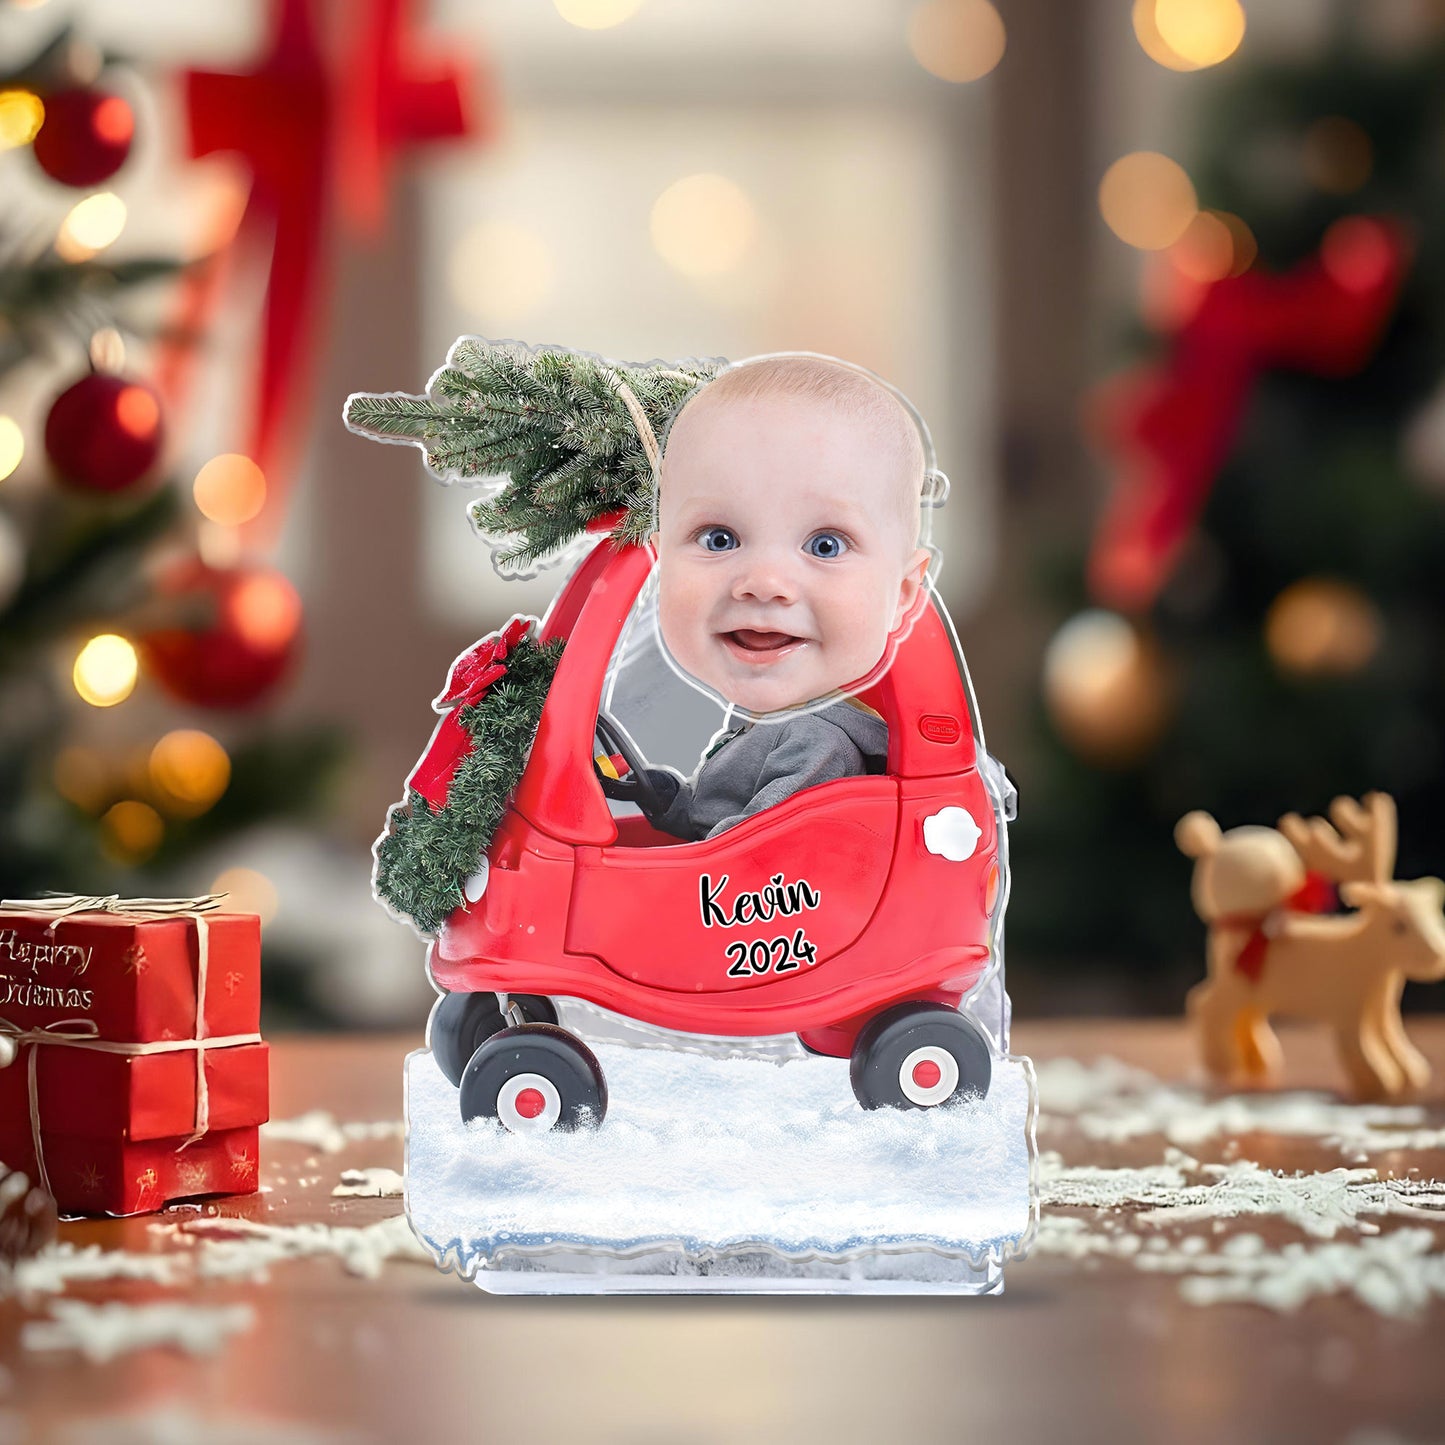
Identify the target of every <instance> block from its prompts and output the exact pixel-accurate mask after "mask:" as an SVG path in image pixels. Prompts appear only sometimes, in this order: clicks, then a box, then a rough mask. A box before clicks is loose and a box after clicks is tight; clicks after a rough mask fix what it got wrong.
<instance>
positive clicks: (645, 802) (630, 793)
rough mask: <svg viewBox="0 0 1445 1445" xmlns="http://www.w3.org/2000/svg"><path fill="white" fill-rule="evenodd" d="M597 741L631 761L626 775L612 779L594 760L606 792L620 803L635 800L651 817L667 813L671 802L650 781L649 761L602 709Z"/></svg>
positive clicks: (598, 716)
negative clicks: (648, 773)
mask: <svg viewBox="0 0 1445 1445" xmlns="http://www.w3.org/2000/svg"><path fill="white" fill-rule="evenodd" d="M597 741H598V742H600V743H601V744H602V748H603V751H604V752H608V753H616V754H617V756H618V757H620V758H621V759H622V761H623V762H624V763H626V764H627V776H626V777H625V778H609V777H608V776H607V774H606V773H604V772H603V771H602V769H601V768H600V767H598V766H597V762H596V760H595V759H594V760H593V763H592V766H593V768H594V769H596V772H597V777H598V780H599V781H600V782H601V784H602V791H603V792H604V793H605V794H606V795H607V796H608V797H609V798H616V799H617V800H618V801H619V802H622V803H635V804H636V805H637V806H638V807H639V808H641V809H642V811H643V813H644V814H646V815H647V817H648V818H649V819H650V818H652V817H653V815H654V814H659V813H665V812H666V811H667V806H668V805H667V802H666V801H665V800H664V799H663V798H662V797H661V795H660V794H659V793H658V791H657V789H656V788H654V787H653V786H652V784H651V783H650V782H649V781H648V777H647V764H646V763H645V762H643V760H642V757H641V755H640V754H639V753H638V751H637V748H636V747H635V745H634V744H633V742H632V739H631V738H629V737H628V736H627V734H626V733H625V732H624V731H623V730H622V728H621V727H620V726H619V725H618V723H617V721H616V720H615V719H614V718H612V717H611V716H609V715H608V714H607V713H606V712H605V711H603V710H602V709H601V708H599V709H598V711H597Z"/></svg>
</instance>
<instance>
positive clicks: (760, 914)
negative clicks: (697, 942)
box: [698, 873, 823, 928]
mask: <svg viewBox="0 0 1445 1445" xmlns="http://www.w3.org/2000/svg"><path fill="white" fill-rule="evenodd" d="M727 884H728V875H727V874H726V873H724V874H723V876H722V877H721V878H719V879H718V881H717V886H716V887H714V886H713V881H712V878H711V876H710V875H709V874H707V873H704V874H703V875H702V877H701V878H699V879H698V904H699V906H700V908H701V910H702V926H703V927H704V928H740V927H742V925H743V924H746V923H767V922H768V921H769V920H771V919H773V918H789V917H791V916H792V915H793V914H795V913H802V912H803V911H804V910H805V909H808V908H816V907H817V906H818V905H819V903H821V902H822V901H823V895H822V893H821V892H820V891H819V890H818V889H816V888H814V887H813V885H812V884H811V883H809V882H808V880H807V879H806V878H799V879H798V881H797V882H796V883H787V882H784V880H783V875H782V874H781V873H774V874H773V876H772V877H771V878H770V879H769V880H768V881H767V883H766V884H765V885H764V886H763V887H762V888H756V889H751V890H749V891H747V892H742V893H738V894H736V895H734V897H733V900H732V902H731V903H730V904H729V903H727V902H726V901H720V900H722V892H723V889H724V888H726V887H727Z"/></svg>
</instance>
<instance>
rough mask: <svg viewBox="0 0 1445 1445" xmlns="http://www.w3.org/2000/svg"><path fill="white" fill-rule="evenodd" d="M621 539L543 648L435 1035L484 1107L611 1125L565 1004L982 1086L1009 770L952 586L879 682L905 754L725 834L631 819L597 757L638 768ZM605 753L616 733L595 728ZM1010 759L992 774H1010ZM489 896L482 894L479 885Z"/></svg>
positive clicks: (964, 1086) (465, 1102) (872, 1091)
mask: <svg viewBox="0 0 1445 1445" xmlns="http://www.w3.org/2000/svg"><path fill="white" fill-rule="evenodd" d="M653 560H654V559H653V555H652V552H651V550H650V549H649V548H646V547H638V546H627V547H623V548H621V549H619V548H618V547H617V546H616V545H615V544H614V543H612V542H610V541H607V540H603V541H600V542H599V543H598V544H597V545H596V546H595V547H594V549H593V550H592V552H591V553H590V554H589V555H588V556H587V557H586V558H585V560H584V561H583V562H582V563H581V565H580V566H579V567H578V568H577V570H576V571H575V572H574V574H573V575H572V576H571V578H570V579H569V580H568V581H567V583H566V584H565V585H564V587H563V589H562V591H561V593H560V594H559V596H558V597H557V599H556V601H555V602H554V603H553V605H552V607H551V608H550V609H549V611H548V614H547V617H546V619H545V621H544V623H543V624H542V627H541V629H540V634H539V636H540V639H541V640H543V641H545V640H547V639H549V638H554V637H563V638H565V639H566V646H565V648H564V650H563V653H562V658H561V662H560V664H559V666H558V669H557V673H556V676H555V679H554V681H553V683H552V686H551V689H550V691H549V693H548V695H547V700H546V704H545V707H544V709H543V713H542V718H541V722H540V724H539V726H538V729H537V733H536V738H535V741H534V743H533V747H532V752H531V756H530V759H529V761H528V763H527V767H526V771H525V772H524V774H523V776H522V779H521V781H520V783H519V784H518V786H517V789H516V791H515V793H514V795H513V797H512V801H511V805H510V807H509V809H508V812H507V814H506V816H505V818H504V819H503V821H502V823H501V825H500V827H499V828H498V829H497V832H496V834H495V836H494V837H493V840H492V843H491V846H490V847H489V848H488V850H487V856H486V859H485V860H484V863H483V868H482V871H481V872H480V873H479V875H478V878H477V879H476V880H474V884H477V885H479V886H480V892H478V891H477V887H475V886H474V887H471V888H469V889H468V899H469V901H468V902H467V903H466V904H465V905H464V906H463V907H461V908H459V909H457V910H456V911H455V912H454V913H453V914H452V915H451V917H450V918H448V919H447V921H446V922H445V924H444V925H443V926H442V928H441V930H440V932H439V934H438V936H437V937H436V939H435V941H434V942H433V944H432V946H431V951H430V957H429V964H430V970H431V974H432V977H433V979H434V980H435V982H436V983H437V984H438V985H440V986H442V987H444V988H445V989H447V990H450V992H449V993H447V994H446V995H445V996H444V997H442V998H441V999H439V1000H438V1003H437V1006H436V1008H435V1009H434V1010H433V1014H432V1019H431V1025H430V1031H429V1041H430V1044H431V1047H432V1050H433V1052H434V1054H435V1056H436V1059H437V1061H438V1063H439V1065H440V1066H441V1068H442V1069H443V1071H444V1072H445V1073H446V1074H447V1076H448V1077H449V1078H450V1079H451V1080H452V1082H453V1083H454V1084H457V1085H458V1086H459V1088H460V1102H461V1110H462V1115H463V1117H464V1118H466V1119H472V1118H477V1117H483V1116H488V1117H494V1118H498V1119H500V1120H501V1121H502V1123H503V1124H504V1125H506V1126H507V1127H508V1128H509V1129H512V1130H515V1131H532V1130H546V1129H551V1128H561V1129H567V1128H575V1127H577V1126H578V1125H579V1124H593V1125H595V1124H598V1123H600V1122H601V1120H602V1118H603V1115H604V1114H605V1112H606V1108H607V1088H606V1083H605V1081H604V1079H603V1076H602V1071H601V1068H600V1066H599V1065H598V1062H597V1059H596V1057H595V1056H594V1055H593V1053H592V1051H591V1050H590V1049H588V1048H587V1046H586V1045H585V1044H583V1043H582V1042H581V1041H580V1040H579V1039H578V1038H577V1037H576V1036H575V1035H574V1034H572V1033H569V1032H567V1031H566V1030H564V1029H561V1028H559V1027H557V1023H556V1020H557V1015H556V1011H555V1010H554V1009H553V1007H552V1005H551V1003H550V1001H549V996H563V997H572V998H580V999H585V1000H588V1001H590V1002H592V1003H594V1004H598V1005H601V1006H602V1007H604V1008H607V1009H611V1010H615V1011H617V1012H620V1013H622V1014H624V1015H626V1016H628V1017H630V1018H633V1019H639V1020H642V1021H644V1022H646V1023H649V1024H656V1025H661V1026H663V1027H665V1028H668V1029H677V1030H684V1031H687V1032H692V1033H699V1034H710V1035H733V1036H747V1035H754V1036H755V1035H763V1034H783V1033H793V1034H796V1035H797V1036H798V1038H799V1040H800V1041H801V1042H802V1044H803V1045H804V1046H805V1047H806V1048H807V1049H809V1050H811V1051H813V1052H816V1053H822V1054H830V1055H834V1056H836V1057H844V1058H851V1061H852V1065H851V1077H852V1083H853V1089H854V1092H855V1093H856V1095H857V1097H858V1100H859V1102H860V1103H861V1104H862V1105H863V1107H864V1108H867V1109H874V1108H879V1107H884V1106H893V1107H902V1108H929V1107H932V1106H935V1105H940V1104H946V1103H948V1102H950V1101H953V1100H956V1099H959V1098H961V1097H962V1096H963V1095H964V1094H966V1093H970V1092H971V1093H975V1094H986V1093H987V1092H988V1087H989V1080H990V1075H991V1058H992V1051H991V1048H990V1044H989V1041H988V1039H987V1038H986V1037H985V1036H984V1034H983V1032H982V1031H981V1030H980V1029H979V1027H978V1025H977V1024H976V1023H975V1022H974V1021H973V1020H972V1019H971V1018H970V1017H969V1015H968V1014H966V1013H964V1012H962V1011H961V1010H960V1007H959V1006H960V1003H961V1001H962V1000H963V998H964V996H965V995H967V994H968V993H969V992H970V991H971V990H973V989H974V988H975V987H976V986H977V985H978V984H979V982H980V981H981V980H982V979H983V978H984V976H985V974H986V972H988V971H989V970H990V968H991V967H992V966H994V964H995V960H996V951H997V948H998V947H999V937H998V928H999V925H1000V923H1001V920H1002V915H1003V908H1004V903H1005V899H1006V895H1007V891H1008V889H1007V848H1006V843H1005V839H1004V832H1003V828H1002V826H1001V824H1002V820H1003V819H1004V818H1005V817H1008V816H1012V787H1011V785H1009V784H1007V782H1006V781H1005V780H1004V775H1003V772H1002V769H1001V768H997V765H996V764H993V763H992V761H991V760H989V761H988V763H986V764H985V766H986V767H987V768H988V770H989V774H990V776H991V777H996V778H997V779H998V780H999V781H998V782H997V783H996V784H995V785H994V786H993V787H992V788H991V787H990V786H989V785H987V784H986V783H985V778H984V776H982V775H981V772H980V758H981V757H986V755H985V754H984V752H983V745H982V737H981V734H980V733H979V730H978V727H977V722H976V710H975V707H974V703H973V697H972V690H971V687H970V685H969V682H968V676H967V671H966V669H965V666H964V663H963V659H962V656H961V654H960V652H959V650H958V645H957V641H956V639H955V638H954V635H953V629H952V626H951V624H950V622H949V620H948V618H947V614H946V613H945V612H944V611H943V608H942V606H941V604H940V603H939V602H938V600H937V598H936V597H935V596H934V594H933V593H932V591H931V590H929V591H928V592H927V594H926V596H927V600H926V602H925V603H924V605H923V606H922V608H921V610H920V612H919V615H918V616H917V618H916V620H915V621H914V624H913V626H912V628H911V630H910V631H909V632H908V635H907V637H906V639H905V640H904V641H903V642H902V643H901V644H900V645H899V646H898V648H897V651H896V655H895V657H894V659H893V661H892V664H891V666H890V667H889V668H888V669H887V671H886V672H885V673H884V674H883V676H882V677H881V679H880V680H879V681H878V682H877V683H876V684H875V685H873V686H872V687H870V688H869V689H868V690H867V691H866V692H865V693H864V694H862V697H863V699H864V700H866V701H867V702H868V703H869V704H870V705H871V706H872V707H874V708H876V709H877V710H878V712H880V713H881V714H882V716H883V718H884V719H885V721H886V722H887V724H888V738H889V744H888V763H887V771H886V773H885V774H883V775H880V776H866V777H854V778H845V779H841V780H839V781H836V782H831V783H826V784H824V785H822V786H819V787H813V788H808V789H805V790H804V791H802V792H799V793H796V794H795V795H794V796H792V797H791V798H788V799H787V800H785V801H784V802H782V803H780V804H778V805H776V806H774V807H771V808H768V809H767V810H766V811H764V812H761V813H759V814H757V815H756V816H754V817H751V818H749V819H747V820H746V821H745V822H743V823H740V824H738V825H737V826H735V827H733V828H731V829H729V830H728V831H727V832H725V833H723V834H721V835H719V836H718V837H716V838H711V839H707V840H705V841H702V842H696V843H687V842H679V841H678V840H677V839H676V838H674V837H672V836H670V835H668V834H665V833H661V832H658V831H657V830H655V829H654V828H653V827H652V826H651V825H650V824H649V823H648V821H647V819H646V818H645V817H643V816H629V817H614V816H613V814H612V812H611V811H610V810H609V808H608V806H607V802H606V799H605V797H604V795H603V791H602V786H601V783H600V781H599V775H598V773H597V771H596V770H595V765H594V757H595V756H596V754H598V753H599V751H600V752H602V753H606V754H612V755H614V756H615V755H616V754H618V753H620V754H621V755H622V757H623V759H624V761H625V762H626V763H627V765H628V767H629V768H630V769H631V772H632V774H633V775H638V776H640V760H639V759H638V758H637V757H636V756H635V753H634V751H633V750H632V748H631V746H630V744H629V742H628V740H627V738H626V735H625V734H624V733H622V732H621V730H620V729H618V728H616V727H615V725H613V724H611V721H610V719H608V718H607V716H606V715H605V714H603V715H602V716H601V717H600V718H599V715H598V704H599V699H600V696H601V692H602V687H603V682H604V678H605V675H606V672H607V668H608V662H609V659H610V657H611V655H612V653H613V649H614V647H615V646H616V644H617V641H618V638H619V635H620V634H621V632H622V629H623V626H624V624H625V622H626V620H627V618H628V615H629V612H630V610H631V608H632V606H633V603H634V601H635V600H636V598H637V596H638V593H639V591H640V590H641V588H642V586H643V583H644V582H645V581H646V579H647V577H648V574H649V572H650V570H651V568H652V566H653ZM599 740H600V742H601V744H602V746H601V748H600V749H599V747H598V745H597V744H598V741H599ZM995 769H997V771H996V772H995V771H994V770H995ZM474 893H475V894H476V896H475V897H473V896H472V895H473V894H474Z"/></svg>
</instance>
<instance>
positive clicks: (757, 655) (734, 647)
mask: <svg viewBox="0 0 1445 1445" xmlns="http://www.w3.org/2000/svg"><path fill="white" fill-rule="evenodd" d="M719 636H721V638H722V640H723V642H724V643H725V644H726V645H727V647H728V650H729V651H730V652H732V653H733V655H734V656H736V657H741V658H743V659H745V660H746V661H748V662H771V661H773V660H774V659H775V658H779V657H782V656H783V655H784V654H785V653H788V652H791V651H792V650H793V648H795V647H797V646H799V645H801V644H802V643H803V642H805V641H806V639H805V638H802V637H795V636H794V635H793V634H792V633H791V632H767V631H763V630H761V629H759V628H756V627H739V628H735V629H734V630H733V631H732V632H723V633H720V634H719Z"/></svg>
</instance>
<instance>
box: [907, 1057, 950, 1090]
mask: <svg viewBox="0 0 1445 1445" xmlns="http://www.w3.org/2000/svg"><path fill="white" fill-rule="evenodd" d="M942 1077H943V1070H942V1069H940V1068H939V1067H938V1065H937V1064H935V1063H934V1062H933V1060H932V1059H920V1060H919V1061H918V1062H917V1063H916V1064H914V1066H913V1082H914V1083H915V1084H917V1085H918V1087H919V1088H920V1089H931V1088H933V1087H934V1086H935V1085H936V1084H937V1083H938V1081H939V1080H940V1079H941V1078H942Z"/></svg>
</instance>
